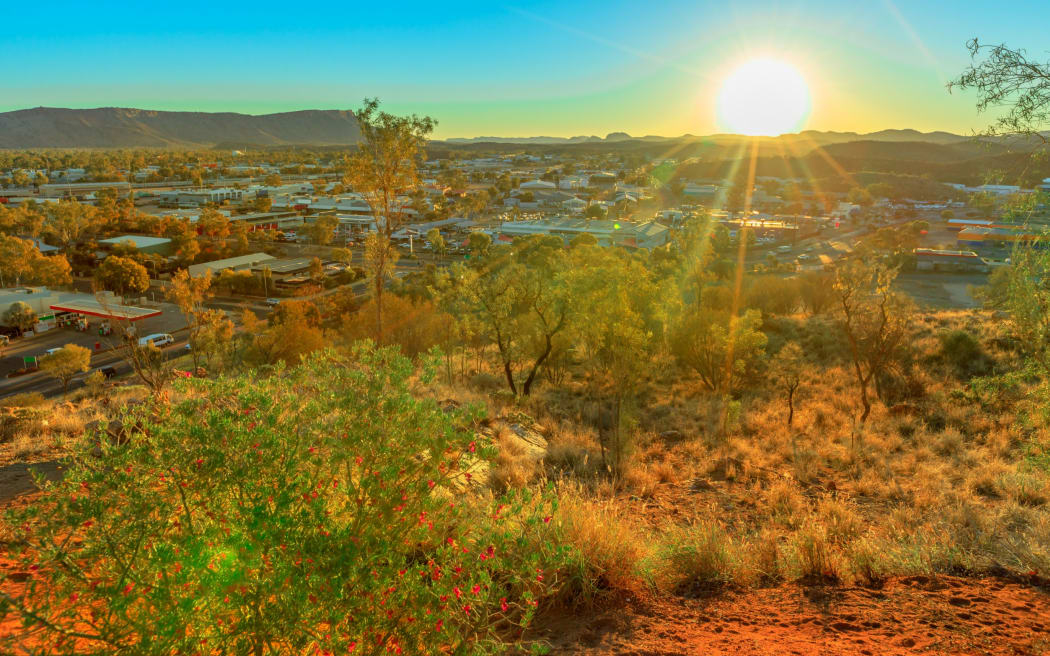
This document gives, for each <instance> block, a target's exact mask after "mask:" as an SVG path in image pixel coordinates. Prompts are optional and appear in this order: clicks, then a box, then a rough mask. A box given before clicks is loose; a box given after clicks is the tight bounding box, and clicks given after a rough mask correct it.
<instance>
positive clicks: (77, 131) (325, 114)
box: [0, 107, 360, 148]
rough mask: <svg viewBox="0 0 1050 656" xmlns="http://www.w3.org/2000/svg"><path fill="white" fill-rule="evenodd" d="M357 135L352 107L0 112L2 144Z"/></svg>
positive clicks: (318, 140) (325, 141)
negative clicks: (252, 110) (260, 110)
mask: <svg viewBox="0 0 1050 656" xmlns="http://www.w3.org/2000/svg"><path fill="white" fill-rule="evenodd" d="M359 137H360V131H359V129H358V126H357V120H356V119H355V118H354V114H353V112H349V111H341V110H305V111H299V112H284V113H280V114H263V115H261V116H251V115H248V114H235V113H232V112H223V113H208V112H156V111H151V110H143V109H125V108H120V107H101V108H98V109H59V108H52V107H37V108H35V109H24V110H19V111H14V112H2V113H0V148H135V147H158V148H201V147H211V146H214V145H215V144H218V143H250V144H258V145H260V146H282V145H290V144H310V145H346V144H352V143H356V142H357V140H358V139H359Z"/></svg>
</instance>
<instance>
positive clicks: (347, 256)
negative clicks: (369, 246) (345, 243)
mask: <svg viewBox="0 0 1050 656" xmlns="http://www.w3.org/2000/svg"><path fill="white" fill-rule="evenodd" d="M332 259H333V260H335V261H336V262H341V263H342V264H345V265H347V266H350V265H351V264H353V262H354V252H353V251H352V250H350V249H349V248H333V249H332Z"/></svg>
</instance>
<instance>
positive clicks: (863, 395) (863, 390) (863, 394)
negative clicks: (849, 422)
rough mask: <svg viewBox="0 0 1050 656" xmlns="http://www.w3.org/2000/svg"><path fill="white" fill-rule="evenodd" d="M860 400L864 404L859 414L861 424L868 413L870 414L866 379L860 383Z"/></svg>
mask: <svg viewBox="0 0 1050 656" xmlns="http://www.w3.org/2000/svg"><path fill="white" fill-rule="evenodd" d="M860 402H861V404H862V405H863V406H864V412H863V413H861V415H860V423H861V425H862V426H863V425H864V422H865V421H867V419H868V415H870V414H871V401H869V400H868V381H866V380H864V381H861V383H860Z"/></svg>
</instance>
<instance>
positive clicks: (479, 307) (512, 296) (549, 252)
mask: <svg viewBox="0 0 1050 656" xmlns="http://www.w3.org/2000/svg"><path fill="white" fill-rule="evenodd" d="M561 249H562V241H561V238H560V237H551V236H534V237H529V238H527V239H520V240H518V241H517V242H515V243H514V244H513V246H507V247H502V248H501V249H499V250H498V251H495V252H493V253H490V255H489V257H488V258H487V259H486V260H485V261H484V262H482V263H481V264H480V265H479V266H478V267H477V268H476V269H474V270H471V271H463V272H461V274H460V275H461V277H462V279H461V280H459V285H458V287H457V288H456V289H455V295H456V296H455V299H454V306H455V309H453V310H452V311H450V314H452V315H453V316H459V315H460V314H468V313H469V314H471V315H472V316H473V317H474V318H475V319H476V320H477V322H478V325H479V326H480V327H481V328H482V330H483V331H484V334H485V337H486V338H487V339H488V340H489V341H490V342H491V343H492V344H495V346H496V349H497V353H498V355H499V359H500V365H501V367H502V369H503V375H504V378H505V379H506V381H507V386H508V387H509V389H510V391H511V393H512V394H514V395H515V396H518V395H521V396H528V395H529V394H530V393H531V392H532V385H533V383H534V382H535V380H536V375H537V374H538V373H539V372H540V370H541V369H542V367H543V366H544V364H545V363H546V361H547V359H548V358H549V357H550V355H551V353H552V352H553V351H554V342H555V339H556V337H557V336H558V335H559V334H560V333H561V332H562V331H563V330H564V329H565V328H566V325H567V323H568V314H569V305H568V302H567V301H568V299H567V297H566V289H565V283H564V279H563V277H562V267H563V266H564V261H563V260H562V259H561V258H559V257H558V255H560V252H561ZM522 375H524V379H522Z"/></svg>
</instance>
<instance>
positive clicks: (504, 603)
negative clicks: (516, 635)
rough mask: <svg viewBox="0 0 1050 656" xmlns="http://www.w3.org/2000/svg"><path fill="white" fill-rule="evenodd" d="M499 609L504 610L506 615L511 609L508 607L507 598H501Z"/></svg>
mask: <svg viewBox="0 0 1050 656" xmlns="http://www.w3.org/2000/svg"><path fill="white" fill-rule="evenodd" d="M499 607H500V610H502V611H503V612H504V613H506V612H507V609H508V608H510V606H508V605H507V598H506V597H500V600H499Z"/></svg>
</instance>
